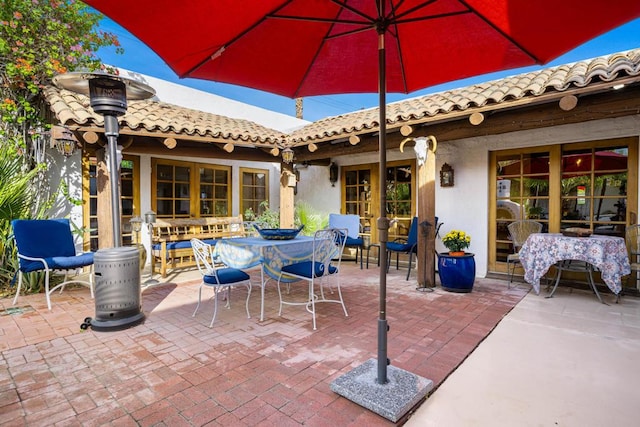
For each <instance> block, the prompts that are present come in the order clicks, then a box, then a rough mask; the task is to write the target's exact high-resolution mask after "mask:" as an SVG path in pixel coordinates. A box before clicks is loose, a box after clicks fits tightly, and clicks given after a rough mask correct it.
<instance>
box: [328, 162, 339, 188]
mask: <svg viewBox="0 0 640 427" xmlns="http://www.w3.org/2000/svg"><path fill="white" fill-rule="evenodd" d="M338 172H340V169H339V168H338V165H337V164H336V163H335V162H331V164H330V165H329V181H330V182H331V186H332V187H335V186H336V182H338Z"/></svg>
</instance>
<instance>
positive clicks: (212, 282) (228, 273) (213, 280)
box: [191, 238, 251, 328]
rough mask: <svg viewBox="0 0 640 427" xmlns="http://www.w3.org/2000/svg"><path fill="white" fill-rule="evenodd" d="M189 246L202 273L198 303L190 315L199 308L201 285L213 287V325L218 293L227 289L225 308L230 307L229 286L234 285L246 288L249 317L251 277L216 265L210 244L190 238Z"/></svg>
mask: <svg viewBox="0 0 640 427" xmlns="http://www.w3.org/2000/svg"><path fill="white" fill-rule="evenodd" d="M191 247H192V248H193V255H194V257H195V259H196V264H197V266H198V270H199V271H200V274H202V283H201V284H200V287H199V288H198V305H197V306H196V309H195V311H194V312H193V315H192V317H195V315H196V313H197V312H198V308H200V302H201V300H202V287H203V286H208V287H210V288H213V290H214V292H215V294H214V309H213V317H212V318H211V324H209V327H210V328H211V327H213V322H215V320H216V314H217V313H218V298H219V294H220V293H221V292H222V291H223V290H227V304H226V307H227V308H231V288H232V287H234V286H245V287H246V288H247V301H246V303H245V306H246V309H247V318H251V314H249V297H250V296H251V278H250V277H249V275H248V274H247V273H245V272H244V271H242V270H240V269H237V268H231V267H222V268H220V267H217V266H216V264H215V262H214V261H213V256H212V255H213V251H212V246H211V245H209V244H207V243H205V242H203V241H202V240H200V239H195V238H194V239H191Z"/></svg>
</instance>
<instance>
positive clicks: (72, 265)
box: [20, 252, 94, 273]
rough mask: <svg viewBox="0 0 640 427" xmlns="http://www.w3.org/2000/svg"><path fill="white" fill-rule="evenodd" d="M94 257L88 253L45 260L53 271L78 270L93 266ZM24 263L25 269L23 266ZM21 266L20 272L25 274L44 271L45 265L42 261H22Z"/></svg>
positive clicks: (91, 253)
mask: <svg viewBox="0 0 640 427" xmlns="http://www.w3.org/2000/svg"><path fill="white" fill-rule="evenodd" d="M93 255H94V254H93V252H87V253H83V254H80V255H74V256H68V257H59V256H54V257H48V258H44V260H45V262H46V263H47V265H48V266H49V268H50V269H52V270H74V269H76V268H81V267H85V266H87V265H91V264H93ZM23 262H24V267H23V266H22V264H23ZM20 264H21V265H20V270H22V272H23V273H29V272H31V271H37V270H44V265H43V264H42V262H40V261H27V260H22V259H21V260H20Z"/></svg>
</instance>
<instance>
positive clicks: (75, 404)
mask: <svg viewBox="0 0 640 427" xmlns="http://www.w3.org/2000/svg"><path fill="white" fill-rule="evenodd" d="M341 275H342V289H343V294H344V299H345V302H346V304H347V309H348V310H349V317H345V316H344V314H343V313H342V309H341V307H340V305H338V304H318V305H317V322H318V330H317V331H313V330H312V325H311V316H310V314H309V313H307V312H306V311H305V309H304V307H284V310H283V315H282V316H281V317H280V316H278V294H277V290H276V287H275V284H274V283H273V282H270V283H269V284H268V285H267V290H266V297H265V299H266V308H265V321H263V322H260V321H259V313H260V297H259V292H260V290H259V288H258V287H257V286H254V290H253V293H252V298H251V302H250V310H251V314H252V317H251V318H250V319H247V317H246V312H245V310H244V295H246V294H244V292H245V291H244V290H243V289H238V290H237V291H232V293H231V300H232V303H233V304H232V307H231V309H230V310H227V309H224V308H221V309H219V312H218V317H217V319H216V322H215V324H214V326H213V328H209V327H208V324H209V322H210V321H211V317H210V316H211V314H212V310H213V301H212V300H211V299H205V296H203V301H204V305H203V306H202V307H201V308H200V310H199V311H198V314H197V315H196V316H195V317H192V313H193V310H194V308H195V304H196V302H197V288H198V285H199V283H200V281H199V280H194V279H193V277H194V276H193V275H192V276H191V277H192V278H191V279H187V280H186V281H182V280H181V279H180V277H179V276H178V277H177V278H174V282H170V283H163V284H159V285H157V286H154V287H151V288H148V289H146V290H145V291H144V292H143V311H144V313H145V314H146V320H145V322H144V323H143V324H141V325H138V326H135V327H133V328H129V329H126V330H122V331H108V332H96V331H92V330H87V331H81V329H80V324H81V323H82V321H83V319H84V318H85V317H91V316H93V315H94V313H95V306H94V301H93V300H91V299H90V296H89V292H88V290H87V289H86V288H78V289H67V290H66V291H65V292H64V293H62V294H55V295H53V296H52V304H53V310H52V311H48V310H47V307H46V303H45V300H44V297H43V296H42V295H29V296H26V297H21V298H20V299H19V301H18V307H22V308H23V309H22V310H17V311H14V312H11V311H10V312H7V309H9V308H11V307H12V306H11V302H12V301H11V299H0V311H1V312H2V315H0V352H1V353H0V354H1V356H0V425H4V426H23V425H28V426H45V425H46V426H48V425H56V426H74V425H78V426H104V425H113V426H129V425H130V426H136V425H140V426H172V427H173V426H182V425H185V426H205V425H207V426H217V425H220V426H231V425H233V426H297V425H306V426H332V427H336V426H364V425H366V426H388V425H392V423H391V422H389V421H388V420H386V419H384V418H382V417H380V416H378V415H377V414H374V413H372V412H370V411H368V410H366V409H364V408H362V407H360V406H358V405H357V404H355V403H353V402H351V401H349V400H347V399H345V398H343V397H341V396H338V395H337V394H335V393H333V392H332V391H331V390H330V389H329V384H330V383H331V381H333V380H334V379H335V378H336V377H338V376H340V375H342V374H344V373H346V372H348V371H350V370H351V369H353V368H354V367H356V366H358V365H359V364H361V363H363V362H365V361H366V360H368V359H370V358H372V357H374V358H375V357H376V354H377V318H378V309H379V299H378V298H379V297H378V280H379V278H378V275H379V270H378V269H377V268H371V269H368V270H367V269H365V270H360V269H359V267H358V266H356V265H354V264H352V263H345V264H343V271H342V273H341ZM259 277H260V276H259V272H258V271H254V272H252V278H253V280H254V283H258V281H259ZM404 278H405V273H404V272H403V270H399V271H396V270H395V269H393V268H392V269H391V271H390V272H389V275H388V279H387V311H388V313H387V320H388V321H389V325H390V327H391V330H390V332H389V335H388V349H389V350H388V353H389V358H390V359H391V361H392V364H393V365H394V366H397V367H399V368H402V369H406V370H408V371H411V372H413V373H415V374H418V375H421V376H423V377H426V378H429V379H431V380H433V381H434V384H435V386H436V388H437V386H438V385H439V384H440V383H442V381H443V380H444V379H445V378H446V377H447V376H448V375H449V374H450V373H451V372H452V371H453V370H455V368H456V367H457V366H458V365H459V364H460V363H461V362H462V361H463V360H464V359H465V358H466V357H467V356H468V355H469V354H470V353H471V352H472V351H473V349H474V348H475V347H476V346H477V345H478V344H479V343H480V342H481V341H482V340H483V339H484V338H485V337H486V336H487V335H488V334H489V333H490V332H491V330H492V329H493V328H494V327H495V326H496V325H497V323H498V322H500V320H501V319H502V318H503V317H504V316H505V315H506V314H507V313H508V312H509V311H510V310H511V309H512V308H513V307H514V306H515V305H516V304H517V303H518V302H519V301H520V300H521V299H522V297H523V296H524V295H525V294H526V293H527V292H528V290H529V287H528V286H524V285H523V286H519V287H512V288H511V289H507V286H506V282H504V281H500V280H494V279H479V280H477V281H476V284H475V287H474V290H473V292H471V293H468V294H455V293H449V292H446V291H443V290H442V289H441V288H440V287H437V288H436V289H435V291H434V292H419V291H416V289H415V286H416V285H415V272H413V273H412V278H411V280H409V281H406V280H404ZM206 291H210V290H209V289H205V290H204V292H205V295H207V296H210V295H211V293H210V292H206ZM291 292H292V294H293V295H294V296H299V297H302V298H304V293H305V292H306V285H303V284H302V282H300V283H299V284H293V285H292V287H291Z"/></svg>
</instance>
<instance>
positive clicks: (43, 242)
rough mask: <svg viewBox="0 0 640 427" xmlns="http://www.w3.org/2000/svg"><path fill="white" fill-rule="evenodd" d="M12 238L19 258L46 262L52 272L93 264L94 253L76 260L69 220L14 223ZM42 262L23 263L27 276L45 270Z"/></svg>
mask: <svg viewBox="0 0 640 427" xmlns="http://www.w3.org/2000/svg"><path fill="white" fill-rule="evenodd" d="M11 226H12V227H13V235H14V236H15V239H16V245H17V246H18V253H19V254H20V255H24V256H28V257H33V258H43V259H45V260H46V262H47V263H48V264H49V268H52V269H74V268H80V267H84V266H86V265H91V264H93V253H86V254H82V255H78V256H76V247H75V245H74V243H73V235H72V234H71V226H70V225H69V220H68V219H66V218H59V219H14V220H13V221H11ZM43 269H44V265H43V264H42V262H40V261H28V260H24V259H20V270H21V271H22V272H24V273H28V272H30V271H37V270H43Z"/></svg>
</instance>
